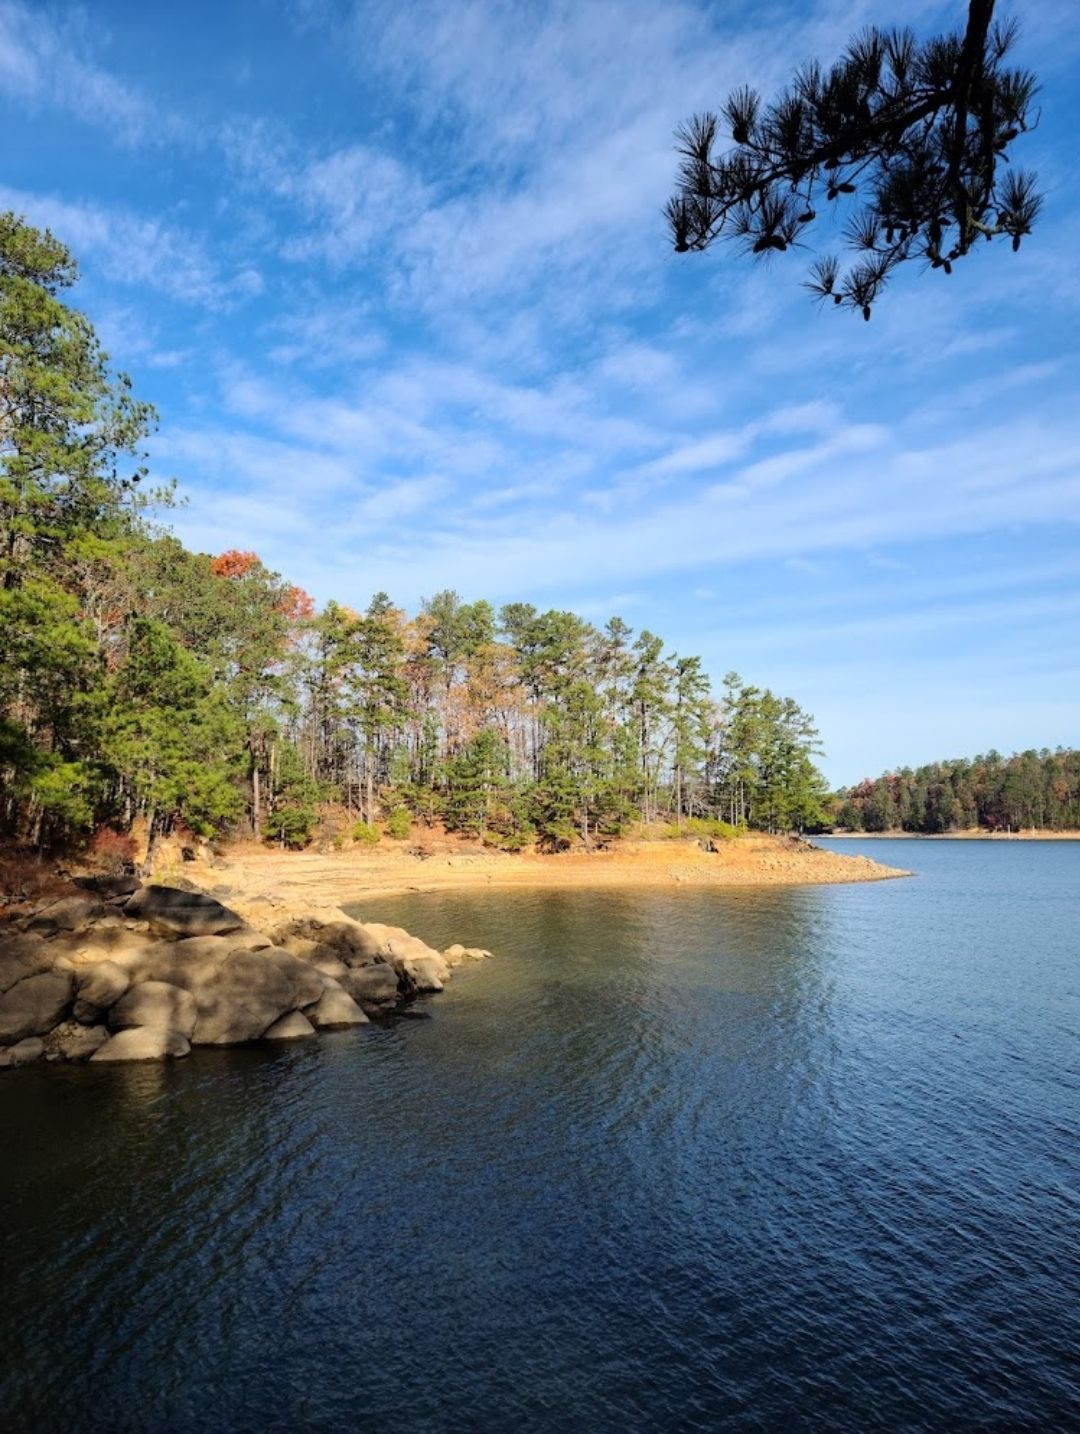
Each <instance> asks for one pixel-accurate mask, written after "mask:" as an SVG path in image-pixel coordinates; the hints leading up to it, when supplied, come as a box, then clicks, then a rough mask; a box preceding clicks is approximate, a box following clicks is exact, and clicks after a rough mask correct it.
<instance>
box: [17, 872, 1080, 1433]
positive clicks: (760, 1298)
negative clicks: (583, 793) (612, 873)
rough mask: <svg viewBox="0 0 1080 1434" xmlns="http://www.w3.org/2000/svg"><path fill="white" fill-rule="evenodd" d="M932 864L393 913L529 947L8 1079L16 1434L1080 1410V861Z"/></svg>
mask: <svg viewBox="0 0 1080 1434" xmlns="http://www.w3.org/2000/svg"><path fill="white" fill-rule="evenodd" d="M957 845H958V846H959V845H960V844H957ZM877 853H880V855H881V857H882V859H884V860H886V861H888V860H893V859H895V858H894V857H893V856H892V855H891V854H890V853H887V852H886V851H883V850H882V847H881V845H878V846H877V847H875V854H877ZM916 858H917V860H918V862H919V864H920V865H921V867H922V872H921V874H920V876H919V877H918V878H917V879H916V880H915V881H911V882H896V883H890V884H887V885H882V886H870V887H850V888H842V887H835V888H820V889H812V888H804V889H801V890H800V889H792V890H784V889H775V888H774V889H771V890H768V889H766V890H759V891H734V892H730V893H718V892H710V893H702V892H692V891H689V892H688V891H674V892H640V893H628V892H623V891H620V892H600V893H597V892H570V893H551V892H505V893H487V894H483V895H472V896H470V895H468V894H458V895H443V896H423V897H414V898H411V899H409V900H408V901H406V900H404V899H402V900H399V901H393V902H390V901H383V902H380V903H379V906H378V910H377V911H374V910H368V911H366V914H367V915H369V916H376V915H377V916H379V917H380V918H382V919H386V920H389V921H401V922H402V923H403V924H406V925H408V926H410V928H412V929H414V930H416V931H418V932H419V933H420V934H421V935H424V936H425V937H427V938H428V939H430V940H432V941H433V942H435V943H437V944H441V945H445V944H447V943H448V942H449V941H451V940H455V939H462V940H465V941H466V942H469V943H474V942H475V943H477V944H482V945H486V946H490V947H491V948H492V949H493V950H495V951H496V952H497V953H498V955H497V957H496V959H495V960H493V961H491V962H488V963H485V964H484V965H482V966H478V967H475V968H468V969H466V970H464V971H461V972H459V973H458V975H457V976H456V977H455V980H454V983H453V985H452V986H451V987H450V988H449V989H448V990H447V992H446V993H445V994H444V995H442V996H439V997H436V998H434V999H433V1000H432V1001H431V1002H430V1003H429V1009H430V1011H431V1013H432V1016H433V1019H432V1020H430V1021H398V1022H392V1023H389V1024H386V1025H374V1024H373V1025H372V1026H370V1027H366V1028H364V1029H363V1030H361V1031H350V1032H342V1033H340V1034H338V1035H333V1036H330V1037H326V1038H322V1039H320V1040H319V1041H318V1042H314V1041H313V1042H308V1043H302V1044H301V1045H299V1046H296V1047H291V1048H290V1047H286V1048H277V1049H274V1048H267V1049H265V1050H260V1049H256V1048H248V1049H240V1050H234V1051H196V1052H195V1053H194V1054H193V1056H192V1057H191V1058H190V1059H189V1060H187V1061H184V1062H178V1063H176V1064H175V1065H170V1066H139V1067H122V1066H103V1067H100V1068H99V1067H95V1068H92V1069H89V1068H79V1069H74V1068H66V1069H59V1068H49V1069H42V1068H39V1067H32V1068H29V1069H26V1070H22V1071H16V1072H13V1073H10V1074H8V1075H5V1077H4V1078H3V1080H2V1081H0V1118H2V1119H3V1122H4V1127H3V1128H4V1131H5V1135H6V1137H7V1147H8V1150H9V1151H10V1152H12V1153H13V1154H14V1157H15V1158H13V1159H9V1160H7V1161H5V1162H4V1163H3V1166H2V1169H0V1199H2V1201H3V1209H4V1211H5V1219H4V1222H3V1227H2V1235H0V1239H2V1249H3V1257H4V1272H5V1280H4V1285H3V1296H4V1297H3V1300H2V1301H0V1337H2V1339H3V1350H4V1355H5V1359H4V1362H3V1366H2V1373H0V1380H2V1385H0V1409H2V1410H3V1411H4V1412H5V1415H6V1419H5V1424H6V1426H7V1427H13V1428H16V1429H21V1428H39V1427H43V1426H45V1425H51V1426H52V1427H57V1428H60V1429H74V1428H79V1429H101V1430H110V1431H112V1430H126V1429H130V1430H160V1429H168V1430H188V1429H191V1430H194V1429H196V1428H198V1429H199V1430H207V1429H210V1430H214V1429H230V1430H233V1429H239V1430H246V1429H251V1430H266V1429H271V1430H275V1429H281V1430H285V1429H290V1430H292V1429H340V1428H356V1427H363V1428H380V1429H382V1428H387V1429H393V1430H410V1431H412V1430H444V1429H475V1430H498V1431H502V1430H506V1429H515V1430H516V1429H544V1430H547V1429H553V1430H562V1429H567V1430H569V1429H575V1430H577V1429H589V1430H607V1429H611V1430H620V1431H622V1430H626V1429H628V1428H629V1429H665V1430H666V1429H713V1428H716V1427H717V1424H718V1423H719V1422H721V1421H724V1422H726V1423H730V1424H732V1425H733V1426H735V1427H746V1428H767V1429H774V1428H778V1427H783V1428H792V1429H798V1428H807V1429H810V1428H813V1429H833V1428H835V1429H860V1430H861V1429H871V1428H879V1429H896V1428H901V1427H902V1428H908V1429H920V1428H926V1429H941V1428H949V1429H986V1428H1000V1429H1015V1428H1033V1429H1034V1428H1040V1429H1045V1428H1064V1427H1067V1426H1068V1425H1069V1424H1070V1423H1075V1422H1076V1417H1077V1416H1078V1415H1080V1405H1078V1402H1077V1400H1078V1393H1077V1387H1076V1385H1075V1383H1074V1382H1072V1368H1071V1365H1070V1360H1069V1356H1070V1352H1071V1351H1072V1350H1073V1349H1074V1348H1075V1345H1076V1340H1077V1335H1078V1334H1080V1328H1078V1317H1077V1310H1078V1307H1080V1285H1078V1281H1077V1277H1076V1264H1075V1258H1076V1257H1075V1231H1076V1221H1077V1215H1078V1213H1080V1211H1078V1202H1077V1194H1076V1191H1077V1179H1076V1177H1077V1173H1078V1170H1077V1166H1078V1157H1077V1148H1078V1147H1077V1143H1076V1135H1077V1133H1078V1132H1077V1110H1078V1109H1080V1102H1078V1100H1077V1095H1078V1086H1080V1077H1078V1071H1077V1058H1076V1030H1077V1010H1078V990H1080V982H1078V976H1077V973H1078V970H1080V959H1078V955H1080V953H1078V951H1077V937H1076V931H1077V929H1078V923H1077V921H1076V916H1077V911H1076V902H1077V892H1078V891H1080V882H1077V881H1076V877H1077V876H1078V875H1080V844H1078V845H1076V846H1074V847H1072V848H1066V849H1065V850H1061V849H1060V848H1057V847H1053V848H1046V849H1044V850H1043V852H1042V855H1041V858H1040V859H1039V860H1037V861H1035V860H1033V859H1032V855H1031V849H1030V848H1022V849H1020V850H1017V848H1004V849H1003V848H1000V847H995V848H992V849H990V850H987V849H986V848H978V849H976V850H975V851H974V853H972V852H971V850H970V849H968V851H967V852H962V853H957V852H955V850H954V849H953V848H950V847H946V846H935V847H933V848H929V849H927V848H921V849H920V850H919V851H918V852H913V851H912V849H911V848H910V847H908V848H905V851H904V853H903V860H902V862H901V863H900V864H904V865H912V864H913V863H914V861H915V860H916Z"/></svg>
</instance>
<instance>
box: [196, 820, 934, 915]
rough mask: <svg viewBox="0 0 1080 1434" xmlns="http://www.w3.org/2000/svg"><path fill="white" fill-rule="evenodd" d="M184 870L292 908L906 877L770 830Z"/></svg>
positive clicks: (241, 861) (232, 856) (239, 860)
mask: <svg viewBox="0 0 1080 1434" xmlns="http://www.w3.org/2000/svg"><path fill="white" fill-rule="evenodd" d="M182 874H183V875H185V876H187V877H189V878H190V879H191V880H193V881H195V882H196V883H198V885H199V886H201V887H203V888H204V889H206V890H213V889H214V888H215V887H219V886H220V887H222V888H227V889H228V895H227V898H226V899H228V900H229V901H230V902H232V903H233V904H236V903H237V902H247V901H252V900H256V901H257V900H258V899H259V898H270V899H272V900H274V901H275V902H283V903H285V904H287V905H288V906H290V907H293V906H298V905H301V904H303V903H305V902H312V901H315V902H326V901H330V902H338V903H340V902H353V901H357V900H360V899H362V898H364V897H369V896H391V895H400V894H402V893H405V892H409V891H418V892H419V891H446V890H452V889H467V888H476V887H491V888H500V887H534V888H535V887H552V888H557V887H613V886H618V887H627V886H641V887H649V886H659V887H673V886H675V887H678V886H687V887H702V886H717V887H723V886H740V887H742V886H784V885H787V886H805V885H818V884H833V883H838V882H852V881H882V880H886V879H888V878H891V877H899V876H907V875H910V873H908V872H906V871H902V870H899V869H898V868H895V867H889V866H884V865H883V864H881V863H880V862H875V861H871V860H870V859H869V858H868V857H863V856H854V855H852V856H848V855H846V854H843V853H839V852H831V851H823V850H821V849H819V848H817V847H814V846H813V845H812V844H810V843H808V842H800V841H795V840H792V839H789V838H782V837H768V836H749V837H744V838H742V839H740V840H738V841H733V842H727V843H720V844H719V849H718V850H717V851H715V852H709V851H706V850H704V849H703V848H702V847H701V846H699V845H698V844H697V843H696V842H694V841H685V842H678V841H651V842H624V843H621V844H620V845H619V846H618V847H615V848H613V849H611V850H609V851H597V852H568V853H565V854H561V855H557V856H541V855H535V854H532V853H529V854H518V855H509V854H506V853H501V852H492V851H487V850H484V849H483V848H479V847H477V848H470V847H466V846H462V845H460V844H458V845H451V844H450V843H446V842H440V843H439V844H437V845H434V846H433V849H432V851H431V852H430V854H427V855H425V856H424V857H420V856H417V855H414V854H411V853H410V851H409V849H407V848H406V847H405V846H404V845H398V844H396V843H395V844H391V843H389V842H383V843H380V845H379V846H378V847H376V848H374V849H372V848H370V847H366V848H352V849H348V850H341V851H333V852H328V853H314V852H281V851H274V850H268V849H267V848H266V847H258V846H255V845H251V846H237V847H233V848H230V849H229V851H228V853H227V855H226V857H225V858H224V859H218V860H216V861H213V862H211V861H207V860H199V861H196V862H185V863H184V864H183V867H182Z"/></svg>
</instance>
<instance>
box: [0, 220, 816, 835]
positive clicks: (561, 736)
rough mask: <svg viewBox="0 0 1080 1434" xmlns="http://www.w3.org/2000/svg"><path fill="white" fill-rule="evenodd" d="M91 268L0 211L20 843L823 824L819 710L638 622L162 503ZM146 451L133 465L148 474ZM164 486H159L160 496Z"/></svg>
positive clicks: (2, 466) (7, 770)
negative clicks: (385, 576) (248, 528)
mask: <svg viewBox="0 0 1080 1434" xmlns="http://www.w3.org/2000/svg"><path fill="white" fill-rule="evenodd" d="M75 272H76V271H75V265H74V262H73V260H72V258H71V256H70V254H69V253H68V251H67V250H66V249H65V248H64V246H63V245H62V244H60V243H59V242H58V241H57V240H56V239H54V238H53V237H52V235H51V234H49V233H47V232H42V231H38V230H36V229H34V228H32V227H30V226H29V225H27V224H26V223H25V222H24V221H23V220H21V219H19V218H17V217H16V216H14V215H12V214H7V215H0V630H2V632H3V644H2V649H0V835H2V836H3V837H5V838H6V839H7V840H8V841H13V842H17V843H22V844H33V845H35V846H37V847H38V848H40V849H45V848H50V849H60V848H64V847H65V846H70V845H71V844H73V843H78V842H84V841H96V842H97V843H98V844H99V846H101V847H102V848H107V847H108V845H109V843H110V841H113V840H114V839H116V840H122V839H123V838H124V834H126V833H129V832H130V831H131V830H132V828H133V827H134V825H135V824H136V823H138V822H143V823H145V824H146V826H147V827H148V829H149V837H150V845H151V847H152V845H153V842H154V839H155V838H156V837H157V836H158V835H160V834H161V833H162V832H165V831H168V830H171V829H177V828H186V829H188V830H190V831H192V832H194V833H198V834H202V835H207V836H210V835H214V834H228V833H232V834H243V835H258V836H261V837H264V838H265V839H267V840H270V841H275V842H279V843H281V844H282V845H287V846H303V845H305V844H306V843H307V842H308V841H309V840H311V839H312V837H313V835H315V834H316V832H317V831H319V832H321V834H322V835H336V836H337V837H339V838H340V839H346V838H352V839H354V840H377V839H378V838H379V836H380V835H381V834H382V833H383V832H386V833H387V834H389V835H390V836H396V837H399V838H404V837H406V836H407V835H408V833H409V830H410V827H411V825H412V823H413V822H414V821H417V820H419V821H421V822H429V823H434V822H436V821H439V822H441V823H443V824H445V826H446V827H447V828H448V829H450V830H453V831H457V832H461V833H465V834H469V835H472V836H475V837H477V838H482V839H484V840H486V841H488V842H490V843H492V844H494V845H497V846H503V847H506V848H510V849H519V848H522V847H525V846H529V845H532V844H533V843H536V844H538V845H540V846H541V847H543V848H546V849H549V850H557V849H561V848H564V847H566V846H568V845H571V844H573V843H576V842H583V843H592V842H594V841H602V840H604V839H606V838H608V837H611V836H614V835H617V834H619V833H620V832H623V831H625V830H626V829H627V827H628V825H629V824H630V823H634V822H645V823H649V824H655V823H667V824H670V826H671V829H672V831H673V832H679V831H682V830H686V829H689V830H691V831H699V832H701V833H702V834H707V833H709V832H711V833H712V834H721V835H723V834H726V833H727V832H728V831H730V830H733V829H734V830H737V829H739V828H741V827H744V826H749V827H755V828H761V829H765V830H768V831H770V832H777V831H785V830H792V829H795V830H802V829H804V828H807V827H817V826H819V825H820V824H821V823H822V821H823V819H824V805H823V804H824V800H825V795H826V794H825V787H824V783H823V781H822V778H821V776H820V774H819V772H818V771H817V769H816V767H815V766H814V763H813V757H814V755H816V754H817V753H818V752H819V750H820V749H819V747H818V741H817V733H816V731H815V729H814V726H813V723H812V720H811V719H810V718H809V717H808V716H807V714H806V713H805V712H803V711H802V710H801V708H800V707H799V706H798V704H797V703H796V702H794V701H793V700H791V699H790V698H783V697H777V696H775V695H774V694H773V693H772V692H769V691H761V690H759V689H758V688H756V687H753V686H750V685H747V684H745V683H744V682H742V680H741V679H740V678H739V677H737V676H736V675H735V674H729V676H728V677H727V678H726V679H725V681H724V687H723V691H722V693H721V694H720V696H719V699H717V698H716V697H714V695H713V693H712V692H711V690H710V686H709V682H708V679H707V677H706V675H705V673H704V672H703V671H702V666H701V661H700V659H699V658H696V657H684V656H680V655H678V654H675V653H672V652H669V651H668V650H667V645H666V644H665V643H664V642H663V641H662V639H661V638H659V637H657V636H655V635H654V634H653V633H651V632H648V631H642V632H639V633H637V634H635V633H634V632H633V631H632V630H631V629H630V628H629V627H628V626H627V625H626V624H625V623H624V622H623V621H622V620H621V619H619V618H612V619H611V621H610V622H608V623H607V624H606V625H605V626H604V627H602V628H597V627H594V626H592V625H591V624H589V623H587V622H585V621H584V620H582V619H581V618H579V617H577V616H575V615H574V614H573V613H571V612H560V611H551V612H539V611H537V610H536V609H535V608H534V607H532V606H531V605H529V604H526V603H510V604H508V605H506V606H504V607H502V608H501V609H500V610H499V611H498V612H496V611H495V609H494V608H493V607H492V606H491V604H490V603H487V602H484V601H479V602H472V603H468V602H463V601H462V600H461V599H460V598H459V597H458V595H457V594H456V593H453V592H441V593H438V594H436V595H435V596H433V597H432V598H430V599H429V600H427V601H425V602H424V603H423V605H422V608H421V611H420V612H419V613H418V614H416V615H414V616H411V617H410V616H408V615H406V613H405V612H403V611H402V610H401V609H400V608H398V607H395V606H394V604H393V603H392V602H391V600H390V599H389V598H388V597H387V596H386V595H385V594H382V593H380V594H377V595H376V596H375V597H374V598H373V599H372V600H371V602H370V604H369V605H368V606H367V608H366V609H365V610H364V611H363V612H355V611H352V610H351V609H349V608H347V607H344V606H341V605H339V604H337V603H333V602H332V603H329V604H328V605H327V606H326V608H325V609H324V610H323V611H321V612H317V611H316V610H315V606H314V604H313V602H312V601H311V599H310V598H309V597H308V596H307V595H306V594H305V593H304V592H302V591H301V590H300V589H298V588H296V587H294V586H293V585H291V584H290V583H289V582H287V581H286V580H285V579H283V578H281V577H280V576H278V574H276V573H273V572H271V571H269V570H268V569H267V568H266V567H265V566H264V565H263V563H262V562H261V561H260V560H259V558H258V557H257V556H256V555H255V554H253V553H248V552H241V551H230V552H227V553H224V554H221V555H219V556H216V557H211V556H208V555H205V554H200V553H192V552H189V551H187V550H186V549H185V548H184V547H183V545H182V544H181V543H180V542H179V541H178V540H177V539H176V538H175V537H173V536H171V535H170V534H168V533H167V532H163V531H162V530H161V529H160V528H157V527H154V526H153V525H151V524H150V523H149V522H148V520H147V513H148V512H149V511H150V510H152V509H153V508H154V507H155V506H156V505H158V504H160V503H161V502H162V501H163V495H161V494H145V493H144V492H143V491H142V487H141V482H142V479H143V478H144V477H145V476H146V474H145V469H142V468H139V467H138V466H137V465H138V462H139V456H140V455H139V447H140V444H141V443H142V442H143V440H144V439H145V437H146V435H147V433H148V432H149V431H150V429H151V427H152V425H153V422H154V417H155V415H154V413H153V411H152V410H151V409H150V408H149V407H148V406H147V405H145V404H142V403H140V402H138V401H137V400H136V399H134V398H133V397H132V396H131V392H130V384H129V381H128V380H127V379H126V378H125V377H124V376H122V375H116V374H114V373H112V371H111V370H110V369H109V367H108V362H107V356H106V355H105V354H104V353H103V352H102V351H101V349H100V347H99V345H98V342H97V339H96V336H95V334H94V331H93V329H92V327H91V325H90V323H89V322H88V321H87V319H86V318H85V317H84V316H83V315H82V314H80V313H78V312H77V311H76V310H74V309H72V308H71V307H69V306H68V305H66V304H65V303H63V302H62V300H61V298H60V294H61V291H63V290H64V289H66V288H67V287H69V286H70V285H71V284H72V283H73V282H74V279H75ZM129 461H130V466H129ZM167 496H168V495H164V499H165V500H167Z"/></svg>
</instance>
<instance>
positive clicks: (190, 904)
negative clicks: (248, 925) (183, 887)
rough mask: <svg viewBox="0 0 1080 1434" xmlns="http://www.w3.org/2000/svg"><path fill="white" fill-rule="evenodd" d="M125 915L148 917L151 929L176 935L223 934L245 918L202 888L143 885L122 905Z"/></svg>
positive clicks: (237, 929)
mask: <svg viewBox="0 0 1080 1434" xmlns="http://www.w3.org/2000/svg"><path fill="white" fill-rule="evenodd" d="M124 911H125V912H126V913H127V915H128V916H132V917H135V918H137V919H139V920H142V921H149V923H150V928H151V930H153V931H158V932H164V933H165V934H167V935H176V936H224V935H226V934H227V933H228V932H230V931H239V930H240V929H241V928H242V927H243V926H244V925H245V922H244V918H243V917H242V916H238V915H237V914H236V912H235V911H230V910H229V908H228V907H227V906H222V904H221V902H220V901H215V900H214V898H213V897H212V896H206V895H205V894H204V893H203V892H201V891H180V890H179V889H178V888H176V887H173V886H144V887H142V888H141V889H140V890H139V891H137V892H136V893H135V895H134V896H132V897H130V898H129V900H128V901H127V903H126V904H125V906H124Z"/></svg>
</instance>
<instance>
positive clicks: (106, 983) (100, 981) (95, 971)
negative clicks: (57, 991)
mask: <svg viewBox="0 0 1080 1434" xmlns="http://www.w3.org/2000/svg"><path fill="white" fill-rule="evenodd" d="M130 984H131V977H130V976H129V975H128V973H127V972H126V971H125V970H124V969H123V967H121V966H118V965H117V964H116V962H115V961H98V962H97V963H96V964H95V965H93V966H83V967H80V968H79V969H78V970H77V971H76V972H75V1005H74V1007H73V1008H72V1012H71V1013H72V1015H73V1016H74V1017H75V1019H76V1020H77V1021H81V1022H82V1023H83V1024H84V1025H87V1026H92V1025H94V1024H96V1022H97V1021H98V1019H99V1018H100V1016H101V1013H102V1011H107V1010H108V1008H109V1007H110V1006H114V1005H115V1004H116V1002H117V1001H119V999H120V997H121V996H122V995H123V994H124V992H125V991H126V990H127V988H128V986H129V985H130Z"/></svg>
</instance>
